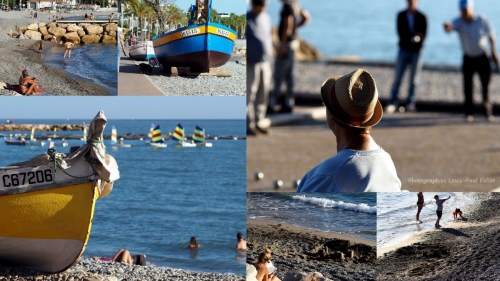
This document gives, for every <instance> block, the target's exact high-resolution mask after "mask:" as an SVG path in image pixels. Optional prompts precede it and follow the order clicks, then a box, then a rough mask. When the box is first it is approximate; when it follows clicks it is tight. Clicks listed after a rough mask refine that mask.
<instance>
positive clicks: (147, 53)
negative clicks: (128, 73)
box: [129, 41, 155, 61]
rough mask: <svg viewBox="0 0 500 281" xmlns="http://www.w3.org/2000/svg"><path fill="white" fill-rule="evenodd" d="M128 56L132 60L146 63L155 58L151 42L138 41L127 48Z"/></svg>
mask: <svg viewBox="0 0 500 281" xmlns="http://www.w3.org/2000/svg"><path fill="white" fill-rule="evenodd" d="M129 56H130V58H131V59H133V60H141V61H147V60H149V59H152V58H154V57H155V50H154V48H153V41H140V42H138V43H137V44H135V45H132V46H130V47H129Z"/></svg>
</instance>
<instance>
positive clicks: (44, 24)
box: [38, 22, 47, 28]
mask: <svg viewBox="0 0 500 281" xmlns="http://www.w3.org/2000/svg"><path fill="white" fill-rule="evenodd" d="M42 26H47V23H46V22H39V23H38V28H40V27H42Z"/></svg>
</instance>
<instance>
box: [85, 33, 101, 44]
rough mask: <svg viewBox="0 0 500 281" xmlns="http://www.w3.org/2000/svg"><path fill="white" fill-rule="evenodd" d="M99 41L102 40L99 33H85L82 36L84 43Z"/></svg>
mask: <svg viewBox="0 0 500 281" xmlns="http://www.w3.org/2000/svg"><path fill="white" fill-rule="evenodd" d="M99 41H101V36H100V35H97V34H93V35H84V36H83V37H82V42H84V43H99Z"/></svg>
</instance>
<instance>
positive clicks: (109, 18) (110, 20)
mask: <svg viewBox="0 0 500 281" xmlns="http://www.w3.org/2000/svg"><path fill="white" fill-rule="evenodd" d="M113 17H114V13H111V15H109V17H108V21H109V22H113Z"/></svg>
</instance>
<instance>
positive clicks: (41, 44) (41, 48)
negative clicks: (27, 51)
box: [38, 40, 43, 56]
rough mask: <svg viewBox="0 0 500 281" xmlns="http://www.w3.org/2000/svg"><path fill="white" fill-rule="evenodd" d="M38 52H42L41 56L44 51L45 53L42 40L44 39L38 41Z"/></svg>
mask: <svg viewBox="0 0 500 281" xmlns="http://www.w3.org/2000/svg"><path fill="white" fill-rule="evenodd" d="M38 53H39V54H40V56H42V53H43V42H42V40H40V41H39V42H38Z"/></svg>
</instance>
